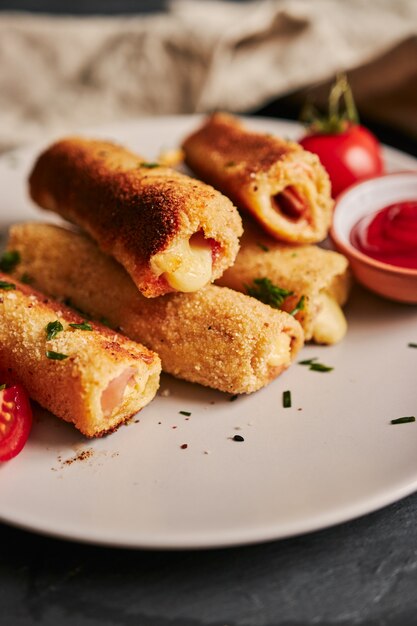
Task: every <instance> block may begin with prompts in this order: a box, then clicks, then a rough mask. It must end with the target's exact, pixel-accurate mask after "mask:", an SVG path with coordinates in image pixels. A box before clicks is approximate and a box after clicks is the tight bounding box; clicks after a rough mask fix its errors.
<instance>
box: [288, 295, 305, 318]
mask: <svg viewBox="0 0 417 626" xmlns="http://www.w3.org/2000/svg"><path fill="white" fill-rule="evenodd" d="M304 301H305V296H301V298H300V299H299V301H298V302H297V304H296V305H295V308H294V309H293V310H292V311H290V315H297V313H298V312H299V311H304Z"/></svg>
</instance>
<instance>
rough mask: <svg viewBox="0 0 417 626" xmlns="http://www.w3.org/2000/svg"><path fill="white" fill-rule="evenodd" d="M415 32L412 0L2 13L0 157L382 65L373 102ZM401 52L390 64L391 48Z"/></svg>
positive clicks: (240, 105)
mask: <svg viewBox="0 0 417 626" xmlns="http://www.w3.org/2000/svg"><path fill="white" fill-rule="evenodd" d="M416 36H417V1H416V0H395V1H394V0H374V1H373V2H370V1H369V0H350V1H349V2H344V1H343V0H259V1H252V2H245V3H227V2H220V1H218V2H217V1H211V0H199V1H198V2H197V1H195V0H194V1H192V0H174V1H173V2H172V3H171V5H170V8H169V10H168V12H167V13H161V14H155V15H150V16H149V15H146V16H133V17H132V16H129V17H116V18H115V17H77V18H75V17H52V16H40V15H36V16H35V15H31V14H11V13H6V14H5V13H3V14H1V13H0V151H1V150H6V149H8V148H12V147H14V146H17V145H19V144H22V143H25V142H28V141H32V140H34V139H40V138H45V140H46V139H47V137H48V135H49V134H52V133H55V134H56V133H57V132H63V133H64V132H70V131H72V130H74V129H76V128H81V127H83V126H91V125H98V124H102V123H106V122H109V121H114V120H123V119H128V118H132V117H137V116H143V115H159V114H177V113H190V112H204V111H210V110H213V109H225V110H229V111H234V112H245V111H250V110H251V109H254V108H256V107H259V106H261V105H262V104H264V103H265V102H267V101H268V100H270V99H273V98H276V97H278V96H281V95H283V94H286V93H290V92H291V91H294V90H296V89H299V88H301V87H303V86H306V85H310V84H313V83H316V82H319V81H324V80H326V79H329V78H330V77H331V76H332V75H334V73H335V72H336V71H339V70H347V69H351V68H357V67H360V66H363V65H364V64H371V66H372V64H375V63H377V65H376V67H377V68H378V61H377V59H378V58H382V59H383V62H382V68H380V69H379V70H378V71H377V73H376V76H375V72H374V78H373V82H372V81H371V83H372V84H371V87H372V89H373V92H374V95H375V94H376V95H377V94H378V93H379V91H381V90H383V89H384V86H386V83H387V74H386V73H385V72H384V68H385V63H386V64H387V67H388V68H389V67H390V68H391V69H390V72H391V80H392V81H393V84H394V87H395V84H396V83H395V81H396V80H397V79H398V75H403V74H404V71H405V72H406V74H407V76H408V75H413V76H417V43H416V42H417V38H416ZM404 45H405V48H406V51H405V53H403V54H402V55H400V56H401V58H400V59H397V62H396V63H395V64H394V66H393V67H392V64H391V66H390V63H389V51H390V50H391V49H395V50H397V56H398V49H400V50H401V49H402V47H404ZM398 47H399V48H398ZM395 50H394V55H395V53H396V52H395ZM410 51H411V52H410ZM387 54H388V56H387ZM384 59H385V61H384ZM387 59H388V61H387ZM413 73H414V74H413ZM396 77H397V78H396ZM360 80H362V83H363V85H362V86H365V87H369V85H368V82H369V81H367V80H366V78H365V79H360V76H359V82H360ZM397 82H398V80H397ZM415 113H416V111H414V116H413V118H414V119H415V118H417V116H416V115H415ZM416 123H417V122H416ZM416 134H417V129H416Z"/></svg>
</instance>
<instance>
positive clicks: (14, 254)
mask: <svg viewBox="0 0 417 626" xmlns="http://www.w3.org/2000/svg"><path fill="white" fill-rule="evenodd" d="M19 263H20V254H19V252H18V251H17V250H7V252H5V253H4V254H3V255H2V256H1V258H0V270H1V271H2V272H6V274H8V273H9V272H11V271H12V270H14V268H15V267H16V265H18V264H19Z"/></svg>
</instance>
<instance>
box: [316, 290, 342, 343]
mask: <svg viewBox="0 0 417 626" xmlns="http://www.w3.org/2000/svg"><path fill="white" fill-rule="evenodd" d="M318 299H319V308H320V310H319V313H318V315H317V317H316V319H315V320H314V328H313V337H312V338H313V340H314V341H315V342H316V343H325V344H333V343H337V342H338V341H340V340H341V339H343V337H344V336H345V334H346V331H347V322H346V318H345V316H344V314H343V311H342V309H341V308H340V306H339V305H338V303H337V302H336V300H335V299H334V298H332V297H331V296H329V294H327V293H324V292H322V293H320V295H319V298H318Z"/></svg>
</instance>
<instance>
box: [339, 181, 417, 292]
mask: <svg viewBox="0 0 417 626" xmlns="http://www.w3.org/2000/svg"><path fill="white" fill-rule="evenodd" d="M405 200H417V171H410V172H395V173H393V174H384V175H382V176H377V177H375V178H370V179H368V180H366V181H363V182H360V183H357V184H356V185H353V186H352V187H350V188H349V189H347V190H346V191H344V192H343V193H342V194H340V196H339V197H338V198H337V200H336V206H335V211H334V216H333V225H332V228H331V231H330V236H331V238H332V240H333V242H334V244H335V246H336V248H337V249H338V250H339V252H341V253H342V254H344V255H345V256H347V257H348V259H349V262H350V264H351V267H352V272H353V274H354V276H355V278H356V279H357V280H358V282H360V283H362V284H363V285H364V286H365V287H367V288H368V289H370V290H371V291H374V292H375V293H377V294H379V295H381V296H385V297H386V298H390V299H392V300H397V301H399V302H408V303H410V304H417V269H408V268H402V267H398V266H395V265H390V264H388V263H382V262H380V261H377V260H375V259H372V258H371V257H369V256H367V255H366V254H363V253H362V252H360V251H359V250H358V249H357V248H355V247H354V246H353V245H352V244H351V243H350V233H351V230H352V228H353V226H354V225H355V224H356V222H358V221H359V220H360V219H361V218H362V217H364V216H366V215H370V214H371V213H375V212H376V211H378V210H379V209H383V208H384V207H386V206H388V205H390V204H393V203H395V202H401V201H405Z"/></svg>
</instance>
